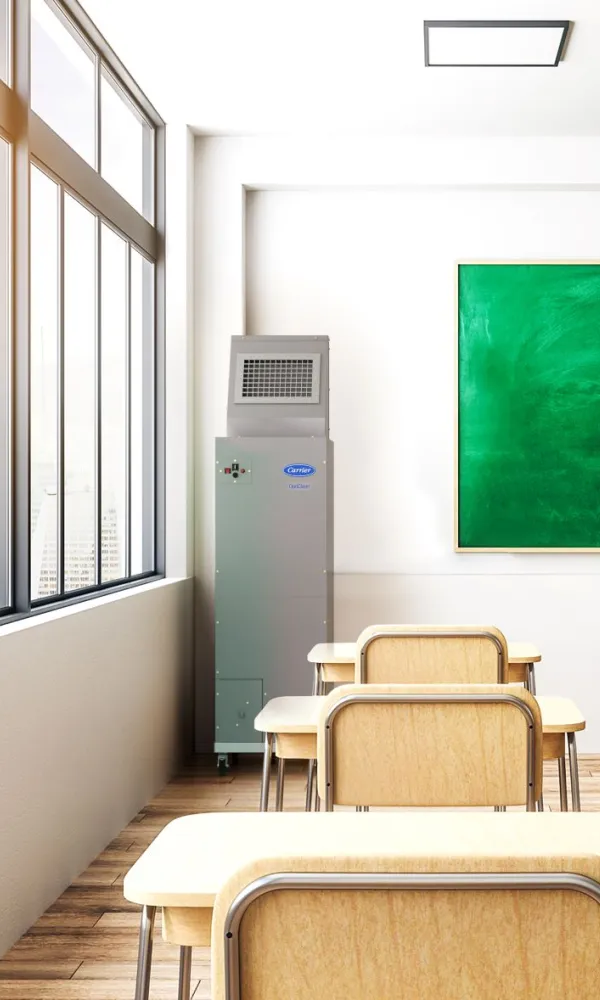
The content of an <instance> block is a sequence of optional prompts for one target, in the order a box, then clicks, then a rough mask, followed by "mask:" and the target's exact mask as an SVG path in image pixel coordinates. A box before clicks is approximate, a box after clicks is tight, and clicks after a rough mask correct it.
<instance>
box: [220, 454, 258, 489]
mask: <svg viewBox="0 0 600 1000" xmlns="http://www.w3.org/2000/svg"><path fill="white" fill-rule="evenodd" d="M217 469H218V472H219V473H221V475H223V476H227V481H228V482H230V483H233V484H235V485H238V484H239V485H241V484H242V483H244V484H245V485H248V484H249V483H251V482H252V469H251V467H250V463H249V462H248V461H247V460H246V461H245V460H244V459H242V458H240V457H239V456H238V458H232V459H231V461H230V462H225V463H223V462H217Z"/></svg>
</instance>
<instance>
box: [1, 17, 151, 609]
mask: <svg viewBox="0 0 600 1000" xmlns="http://www.w3.org/2000/svg"><path fill="white" fill-rule="evenodd" d="M9 9H10V10H12V11H13V13H14V15H15V16H14V23H13V24H12V25H9ZM27 15H30V18H29V17H28V16H27ZM29 28H30V34H29V33H28V30H29ZM9 42H10V44H11V45H12V46H13V49H12V59H11V57H10V54H9ZM28 42H29V44H30V56H31V60H30V65H29V68H28V65H27V63H28V60H26V59H25V58H24V57H23V51H24V43H25V47H26V46H27V44H28ZM25 51H26V49H25ZM20 59H23V63H22V64H21V63H19V60H20ZM11 62H12V66H11ZM7 79H13V80H14V82H15V89H14V91H13V90H10V89H7V88H6V87H4V96H3V101H1V102H0V624H1V623H2V621H7V620H12V619H13V618H15V617H23V616H25V615H28V614H31V613H36V614H39V613H41V612H42V611H43V610H44V609H45V608H46V607H48V606H51V605H52V606H54V605H56V604H57V603H63V602H67V603H72V602H73V601H76V600H82V599H84V598H86V597H88V596H90V595H93V594H95V593H98V592H102V591H105V590H114V589H115V588H119V587H122V586H132V585H134V584H135V583H137V582H142V581H145V580H147V579H149V578H152V577H154V576H157V575H161V574H162V573H163V572H164V525H163V522H162V517H163V512H162V505H161V504H160V503H159V502H157V497H160V496H161V493H162V483H161V482H160V481H159V476H161V475H162V469H163V468H164V457H163V450H162V449H163V448H164V443H163V442H164V434H163V433H162V421H163V417H164V414H163V405H164V404H163V399H162V396H161V394H158V393H157V387H158V386H159V385H160V382H161V372H160V370H159V363H158V359H159V358H162V357H163V356H164V350H163V349H162V347H161V349H160V350H157V344H161V338H162V337H163V336H164V315H163V312H162V309H163V307H162V305H161V306H160V309H159V307H158V305H157V303H161V304H162V303H163V301H164V294H163V288H164V260H163V256H162V255H163V246H164V218H163V209H162V205H163V200H164V199H163V197H162V191H161V185H162V183H163V180H164V154H163V149H164V123H163V122H162V120H161V119H160V117H159V116H158V114H157V113H156V111H155V110H154V109H153V108H152V105H150V104H149V102H148V101H147V99H146V98H145V96H144V95H143V93H142V91H141V90H139V88H138V87H137V85H136V84H135V83H134V82H133V81H132V80H131V78H130V77H129V75H128V74H127V71H126V70H125V69H124V67H122V65H121V64H120V63H119V61H118V59H117V58H116V56H115V55H114V53H112V51H111V50H110V48H109V47H108V45H107V43H106V42H105V40H104V39H103V37H102V36H101V35H100V34H99V32H97V30H96V29H95V27H94V25H93V24H92V22H91V21H89V19H88V18H87V16H86V15H85V14H84V12H83V11H82V8H81V7H80V6H79V4H78V3H75V0H19V3H18V4H16V5H13V4H12V3H9V2H8V0H0V81H1V80H7ZM0 85H2V84H0ZM23 101H25V102H27V103H29V105H30V107H31V109H32V111H33V112H34V114H33V115H32V116H30V119H29V124H28V125H27V127H26V128H25V129H23V127H22V115H21V114H20V107H21V106H22V103H23ZM102 133H104V135H103V139H102V144H101V143H100V138H101V134H102ZM57 136H58V137H59V138H57ZM60 140H63V141H62V142H61V141H60ZM115 191H117V192H118V194H119V195H120V196H121V197H117V196H115ZM158 195H160V197H158V199H157V196H158ZM157 205H158V208H157ZM13 376H14V377H13Z"/></svg>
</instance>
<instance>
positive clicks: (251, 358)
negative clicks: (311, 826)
mask: <svg viewBox="0 0 600 1000" xmlns="http://www.w3.org/2000/svg"><path fill="white" fill-rule="evenodd" d="M227 435H228V436H227V437H224V438H217V441H216V458H215V461H216V466H215V468H216V473H215V477H216V488H215V492H216V559H215V571H216V572H215V648H216V665H215V669H216V678H215V692H216V710H215V741H214V748H215V752H216V753H217V755H218V762H219V766H220V768H221V769H223V768H226V767H228V766H229V760H230V754H234V753H250V752H260V751H261V750H262V737H261V734H260V733H258V732H256V730H255V729H254V719H255V717H256V715H257V714H258V713H259V712H260V710H261V708H262V707H263V705H264V704H265V703H266V702H267V701H268V700H270V699H271V698H275V697H278V696H281V695H300V694H310V693H311V690H312V674H311V671H310V668H309V664H308V663H307V659H306V657H307V654H308V652H309V650H310V649H311V647H312V646H313V645H314V644H315V643H317V642H327V641H330V639H331V638H332V635H333V606H332V605H333V602H332V581H333V444H332V442H331V441H330V440H329V338H328V337H234V338H233V339H232V347H231V367H230V376H229V400H228V410H227Z"/></svg>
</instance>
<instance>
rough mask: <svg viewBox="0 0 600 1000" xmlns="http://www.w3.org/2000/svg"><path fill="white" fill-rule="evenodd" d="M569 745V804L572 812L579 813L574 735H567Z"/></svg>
mask: <svg viewBox="0 0 600 1000" xmlns="http://www.w3.org/2000/svg"><path fill="white" fill-rule="evenodd" d="M567 741H568V744H569V770H570V772H571V802H572V804H573V812H581V797H580V794H579V764H578V760H577V743H576V741H575V733H567Z"/></svg>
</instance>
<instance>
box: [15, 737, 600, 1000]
mask: <svg viewBox="0 0 600 1000" xmlns="http://www.w3.org/2000/svg"><path fill="white" fill-rule="evenodd" d="M579 770H580V778H581V801H582V808H583V809H584V810H593V811H600V756H598V757H592V756H581V757H580V760H579ZM259 784H260V762H259V761H258V760H256V759H242V760H241V762H240V763H239V765H238V766H236V767H235V768H233V769H232V770H231V772H230V773H229V774H228V775H227V776H226V777H223V778H220V777H218V776H217V774H216V771H215V765H214V758H213V757H205V758H197V759H195V760H193V761H192V762H190V764H189V765H188V766H187V767H185V768H184V769H183V770H182V772H181V774H179V775H178V776H177V777H176V778H174V779H173V781H171V782H170V783H169V784H168V785H167V786H166V788H164V789H163V791H162V792H161V793H160V795H158V796H157V797H156V798H155V799H153V800H152V802H149V803H148V805H147V806H146V808H145V809H143V810H142V811H141V812H140V813H138V815H137V816H134V818H133V819H132V820H131V822H130V823H129V825H128V826H127V827H126V828H125V829H124V830H123V831H122V833H120V834H119V836H118V837H116V838H115V839H114V840H113V841H112V843H110V844H109V845H108V846H107V848H106V849H105V850H104V851H103V852H102V854H101V855H100V856H99V857H98V858H96V860H95V861H93V862H92V863H91V865H90V866H89V868H87V869H86V871H84V872H82V873H81V875H79V876H78V878H76V879H75V881H74V882H73V884H72V885H71V886H69V888H68V889H67V890H66V891H65V892H64V893H63V894H62V896H61V897H60V898H59V899H57V900H56V902H55V903H54V904H53V905H52V906H51V907H50V909H49V910H48V911H47V912H46V913H44V915H43V916H42V917H40V919H39V920H38V921H37V923H35V924H34V925H33V927H31V928H30V929H29V930H28V932H27V933H26V934H25V935H23V937H22V938H21V939H20V941H17V943H16V944H15V945H14V946H13V947H12V948H11V949H10V951H9V952H8V953H7V954H6V956H5V957H4V958H3V959H2V960H0V1000H132V998H133V994H134V981H135V967H136V960H137V931H138V919H139V917H138V907H137V906H134V905H133V904H131V903H128V902H126V901H125V900H124V899H123V895H122V883H123V877H124V875H125V873H126V872H127V871H128V869H129V868H130V867H131V865H132V864H133V863H134V862H135V861H136V860H137V858H139V856H140V855H141V854H142V853H143V851H144V850H145V849H146V847H147V846H148V845H149V844H150V843H151V841H152V840H153V839H154V838H155V837H156V835H157V834H158V833H159V832H160V831H161V830H162V828H163V827H164V826H165V825H166V824H167V823H169V822H170V821H171V820H172V819H173V818H174V817H176V816H181V815H185V814H189V813H196V812H217V811H222V810H225V811H238V812H241V811H246V810H254V809H256V808H257V807H258V795H259ZM272 796H274V787H273V789H272ZM304 796H305V768H304V767H303V766H302V767H301V766H299V765H296V764H294V763H291V764H289V765H288V775H287V779H286V795H285V808H286V810H287V809H289V810H300V809H303V808H304ZM544 796H545V806H546V808H547V809H551V810H554V809H558V808H559V801H558V776H557V772H556V765H555V763H554V762H550V764H547V765H546V766H545V779H544ZM272 801H273V799H272ZM159 931H160V916H159V917H158V918H157V933H156V935H155V950H154V961H153V975H152V988H151V997H152V1000H175V998H176V996H177V976H178V966H177V962H178V958H179V955H178V949H177V948H175V947H174V946H172V945H168V944H165V943H164V941H162V939H161V937H160V933H159ZM192 992H193V1000H208V998H210V954H209V949H207V948H206V949H200V948H199V949H196V950H195V951H194V962H193V968H192Z"/></svg>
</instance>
